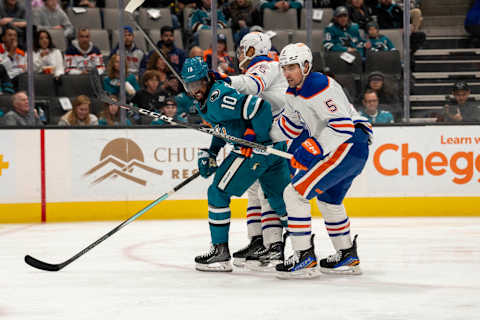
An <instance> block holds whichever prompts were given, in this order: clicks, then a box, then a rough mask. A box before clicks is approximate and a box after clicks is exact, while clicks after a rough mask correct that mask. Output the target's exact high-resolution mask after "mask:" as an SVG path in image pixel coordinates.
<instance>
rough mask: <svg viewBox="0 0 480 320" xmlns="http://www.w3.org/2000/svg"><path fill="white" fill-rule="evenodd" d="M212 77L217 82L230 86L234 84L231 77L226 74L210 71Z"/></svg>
mask: <svg viewBox="0 0 480 320" xmlns="http://www.w3.org/2000/svg"><path fill="white" fill-rule="evenodd" d="M208 73H209V74H210V76H211V77H213V78H214V79H215V80H222V81H225V82H226V83H228V84H232V80H231V79H230V77H229V76H227V75H226V74H225V73H220V72H217V71H213V70H210V71H209V72H208Z"/></svg>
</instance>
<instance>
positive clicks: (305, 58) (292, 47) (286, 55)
mask: <svg viewBox="0 0 480 320" xmlns="http://www.w3.org/2000/svg"><path fill="white" fill-rule="evenodd" d="M279 59H280V66H281V67H283V66H286V65H289V64H298V65H299V66H300V69H301V70H302V73H303V75H304V76H306V75H307V74H308V73H309V72H310V70H312V61H313V56H312V51H311V50H310V48H309V47H308V46H307V45H306V44H304V43H301V42H299V43H291V44H289V45H287V46H285V47H284V48H283V49H282V52H280V57H279ZM305 62H308V70H307V72H304V69H305Z"/></svg>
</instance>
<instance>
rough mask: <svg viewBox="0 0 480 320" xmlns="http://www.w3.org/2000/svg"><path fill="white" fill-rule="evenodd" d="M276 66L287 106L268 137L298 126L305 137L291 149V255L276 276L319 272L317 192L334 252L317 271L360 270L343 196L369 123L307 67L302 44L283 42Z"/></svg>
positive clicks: (364, 149)
mask: <svg viewBox="0 0 480 320" xmlns="http://www.w3.org/2000/svg"><path fill="white" fill-rule="evenodd" d="M280 65H281V67H282V70H283V74H284V76H285V78H286V79H287V81H288V85H289V88H288V90H287V94H286V106H285V107H286V108H285V111H284V112H283V113H282V115H281V116H280V117H279V118H278V120H277V122H276V124H275V126H274V127H275V128H274V129H272V131H271V137H272V139H273V140H274V141H275V140H276V141H278V140H279V139H281V138H282V136H283V139H293V138H295V137H297V136H298V135H299V134H300V133H301V132H302V130H303V129H306V130H308V132H309V138H308V139H306V140H305V141H304V142H303V143H302V144H301V145H300V147H298V148H297V149H296V150H295V151H294V152H293V158H292V159H291V165H292V166H293V167H295V168H297V172H296V174H295V175H294V176H293V178H292V180H291V183H290V184H289V185H288V186H287V187H286V188H285V191H284V194H283V197H284V201H285V204H286V207H287V212H288V232H289V235H290V237H291V241H292V247H293V249H294V254H293V255H292V256H291V257H290V258H288V259H287V260H285V262H284V263H283V264H279V265H277V266H276V270H277V277H279V278H285V279H288V278H310V277H315V276H318V275H319V273H318V270H319V268H318V263H317V257H316V255H315V251H314V245H313V235H312V233H311V212H310V203H309V200H310V199H312V198H314V197H316V198H317V204H318V208H319V209H320V211H321V213H322V215H323V218H324V220H325V226H326V228H327V231H328V234H329V236H330V239H331V241H332V244H333V246H334V248H335V250H336V251H337V252H336V254H334V255H331V256H329V257H327V258H325V259H322V260H321V261H320V270H321V271H324V272H331V273H349V274H359V273H360V268H359V263H360V260H359V258H358V254H357V248H356V236H355V238H354V240H353V242H352V240H351V237H350V221H349V218H348V216H347V214H346V212H345V207H344V206H343V199H344V197H345V194H346V193H347V191H348V189H349V188H350V186H351V184H352V181H353V180H354V178H355V177H356V176H358V175H359V174H360V173H361V171H362V170H363V167H364V166H365V162H366V160H367V158H368V145H369V141H370V138H371V135H372V130H371V125H370V124H369V123H368V121H367V119H365V118H363V117H361V116H360V115H359V114H358V113H357V111H356V110H355V109H354V108H353V106H352V104H351V103H350V102H349V101H348V99H347V97H346V95H345V93H344V92H343V89H342V87H341V86H340V85H339V84H338V83H337V82H336V81H335V80H333V79H332V78H330V77H327V76H326V75H324V74H321V73H317V72H310V71H311V68H312V53H311V51H310V49H309V48H308V47H307V46H306V45H305V44H303V43H295V44H290V45H287V46H286V47H285V48H283V50H282V52H281V53H280Z"/></svg>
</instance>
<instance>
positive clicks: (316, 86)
mask: <svg viewBox="0 0 480 320" xmlns="http://www.w3.org/2000/svg"><path fill="white" fill-rule="evenodd" d="M286 102H287V105H288V106H289V108H290V109H291V110H290V111H289V110H288V109H287V108H286V109H285V110H286V112H285V113H284V114H282V115H281V117H280V118H279V119H278V120H277V123H276V126H278V127H279V131H281V132H282V133H283V135H284V136H286V137H287V138H288V139H292V138H295V137H296V136H298V135H300V133H301V131H302V130H300V129H298V128H299V127H300V126H301V128H302V129H303V128H304V129H307V130H308V132H309V135H310V136H311V137H314V138H315V139H316V140H317V141H318V142H319V143H320V146H321V148H322V151H323V154H328V153H330V152H332V151H335V150H336V149H337V148H338V147H339V146H340V145H341V144H342V143H344V142H345V141H347V140H348V139H350V138H351V137H352V136H353V134H354V132H355V125H356V124H357V123H358V124H362V125H363V126H364V127H365V129H366V130H367V131H368V132H369V133H370V134H371V132H372V130H371V126H370V124H369V123H368V120H367V119H365V118H364V117H361V116H360V115H359V114H358V112H357V111H356V110H355V108H354V107H353V105H352V104H351V103H350V101H348V98H347V96H346V95H345V93H344V91H343V88H342V86H341V85H340V84H338V83H337V82H336V81H335V80H333V79H332V78H329V77H327V76H325V75H323V74H320V73H312V74H310V75H309V76H308V77H307V78H306V79H305V81H304V84H303V86H302V88H301V89H298V90H297V89H292V88H289V89H288V90H287V97H286ZM292 110H294V113H295V114H296V115H295V114H293V113H292ZM275 132H277V133H278V130H276V131H275ZM271 135H272V133H271ZM272 138H277V137H276V136H274V137H272Z"/></svg>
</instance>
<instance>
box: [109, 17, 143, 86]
mask: <svg viewBox="0 0 480 320" xmlns="http://www.w3.org/2000/svg"><path fill="white" fill-rule="evenodd" d="M123 40H124V44H125V55H126V58H127V65H128V73H130V74H133V75H135V76H137V77H138V75H139V71H140V63H141V62H142V60H143V58H144V56H145V52H143V50H142V49H140V48H138V47H137V45H136V44H135V36H134V33H133V29H132V27H130V26H125V27H123ZM118 46H119V45H118V44H117V46H116V47H115V49H113V50H112V52H111V54H110V58H111V57H112V56H113V55H114V54H115V53H117V51H118Z"/></svg>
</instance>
